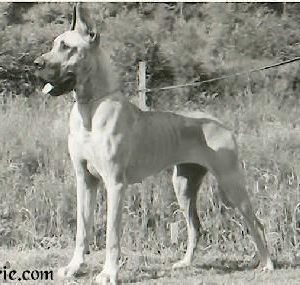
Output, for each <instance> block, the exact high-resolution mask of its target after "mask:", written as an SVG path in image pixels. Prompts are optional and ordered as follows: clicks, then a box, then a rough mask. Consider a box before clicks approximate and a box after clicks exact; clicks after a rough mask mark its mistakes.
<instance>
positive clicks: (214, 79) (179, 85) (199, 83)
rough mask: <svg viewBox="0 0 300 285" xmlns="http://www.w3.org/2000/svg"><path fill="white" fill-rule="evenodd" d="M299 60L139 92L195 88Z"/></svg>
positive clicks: (294, 59)
mask: <svg viewBox="0 0 300 285" xmlns="http://www.w3.org/2000/svg"><path fill="white" fill-rule="evenodd" d="M298 60H300V56H298V57H295V58H292V59H288V60H285V61H281V62H278V63H275V64H272V65H267V66H263V67H259V68H255V69H250V70H247V71H241V72H237V73H233V74H229V75H224V76H220V77H215V78H212V79H207V80H203V81H193V82H191V83H186V84H178V85H171V86H166V87H161V88H152V89H148V88H146V89H144V90H139V92H142V91H144V92H148V93H150V92H156V91H165V90H172V89H176V88H184V87H195V86H200V85H202V84H204V83H211V82H214V81H218V80H223V79H228V78H232V77H236V76H241V75H246V74H250V73H253V72H257V71H262V70H267V69H271V68H274V67H278V66H281V65H285V64H289V63H292V62H295V61H298Z"/></svg>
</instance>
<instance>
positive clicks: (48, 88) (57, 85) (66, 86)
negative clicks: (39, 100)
mask: <svg viewBox="0 0 300 285" xmlns="http://www.w3.org/2000/svg"><path fill="white" fill-rule="evenodd" d="M44 82H45V83H46V84H45V86H44V88H43V89H42V92H43V93H44V94H49V95H51V96H60V95H62V94H64V93H68V92H70V91H72V90H73V89H74V88H75V85H76V77H75V75H74V73H68V74H67V76H66V78H65V79H64V80H62V81H58V82H51V81H50V82H47V81H44Z"/></svg>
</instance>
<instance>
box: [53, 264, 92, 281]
mask: <svg viewBox="0 0 300 285" xmlns="http://www.w3.org/2000/svg"><path fill="white" fill-rule="evenodd" d="M86 273H87V264H86V263H83V262H82V263H77V264H76V263H72V262H71V263H70V264H69V265H67V266H65V267H61V268H59V269H58V272H57V276H58V278H62V279H65V278H70V277H74V276H80V275H84V274H86Z"/></svg>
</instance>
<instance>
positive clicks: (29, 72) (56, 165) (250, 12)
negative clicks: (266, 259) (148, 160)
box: [0, 3, 300, 258]
mask: <svg viewBox="0 0 300 285" xmlns="http://www.w3.org/2000/svg"><path fill="white" fill-rule="evenodd" d="M89 5H90V6H91V8H92V9H91V13H92V16H93V18H94V20H95V21H96V23H97V26H98V28H99V30H100V31H101V44H102V45H103V46H104V47H105V48H106V49H107V50H108V51H110V53H111V57H112V59H113V62H114V64H115V65H117V66H118V68H119V70H120V75H121V80H122V84H123V91H124V96H128V97H129V99H133V100H134V97H135V96H136V69H137V64H138V62H139V61H140V60H146V61H147V86H148V87H149V88H154V87H162V86H167V85H173V84H180V83H185V82H191V81H194V80H205V79H209V78H214V77H216V76H220V75H225V74H231V73H234V72H239V71H243V70H250V69H253V68H256V67H260V66H263V65H266V64H271V63H275V62H278V61H281V60H285V59H288V58H292V57H295V56H300V51H299V34H300V28H299V27H300V17H299V12H300V4H299V3H288V4H285V5H284V4H282V3H226V4H225V3H222V4H220V3H183V4H181V3H164V4H163V3H161V4H158V3H94V4H89ZM71 12H72V4H70V3H53V4H52V3H0V15H1V16H0V103H1V105H0V107H1V112H0V122H1V124H0V142H1V143H0V161H1V163H0V245H1V246H18V247H21V248H23V247H45V248H48V247H64V246H66V245H67V244H69V243H70V242H72V240H73V239H74V232H75V219H76V213H75V209H76V207H75V200H76V197H75V189H74V188H75V185H74V174H73V170H72V167H71V164H70V159H69V156H68V152H67V147H66V145H67V143H66V141H67V132H68V131H67V127H68V126H67V121H68V113H69V110H70V108H71V104H72V99H71V97H70V96H65V97H61V98H59V99H53V98H52V99H51V98H46V97H42V96H41V95H40V86H39V84H38V81H37V79H36V78H35V76H34V66H33V61H34V58H36V56H38V55H40V54H41V53H42V52H45V51H47V50H49V49H50V48H51V44H52V41H53V39H54V38H55V37H56V36H57V35H58V34H60V33H61V32H62V31H64V30H65V29H67V28H68V27H69V22H70V19H71ZM298 70H299V63H294V64H290V65H286V66H284V67H280V68H277V69H272V70H269V71H267V72H260V73H253V74H249V75H248V76H243V77H238V78H233V79H230V80H223V81H218V82H215V83H214V84H209V85H202V86H200V87H195V88H184V89H176V90H175V91H164V92H157V93H155V94H153V104H154V108H155V109H157V110H167V109H168V110H170V109H171V110H178V109H180V110H182V109H185V110H200V109H201V110H206V111H208V112H211V113H212V114H214V115H215V116H216V117H218V118H220V119H221V120H223V121H224V122H225V123H226V124H227V125H228V126H229V127H230V128H232V130H233V131H234V132H235V134H236V136H237V139H238V142H239V145H240V153H241V161H242V165H243V167H244V169H245V173H246V176H247V188H248V192H249V194H250V195H251V199H252V201H253V204H254V208H255V211H256V212H257V215H258V216H259V217H260V218H261V219H262V221H263V223H264V224H265V225H266V231H267V238H268V240H269V244H270V249H271V251H272V254H273V256H274V257H276V258H284V257H288V258H290V257H291V256H292V257H293V256H295V255H296V252H297V250H298V249H299V241H300V236H299V226H300V224H299V223H300V216H299V204H298V203H299V201H300V199H299V175H300V168H299V166H298V165H299V158H300V157H299V156H300V155H299V148H300V133H299V132H300V127H299V119H298V116H299V96H298V93H299V84H298V79H299V72H298ZM170 176H171V171H170V170H167V171H165V172H164V173H163V174H161V175H159V176H157V177H155V178H153V177H151V178H148V179H147V180H146V181H145V182H143V183H142V184H141V185H134V186H132V187H131V188H130V191H128V193H127V196H126V203H125V204H126V207H125V210H124V230H123V232H124V234H123V244H126V246H127V247H128V248H131V249H132V250H134V249H144V250H147V249H148V250H151V251H152V252H153V251H155V252H156V253H157V252H158V253H160V252H162V250H164V249H165V248H167V247H171V248H172V246H174V248H176V249H177V251H176V253H177V252H178V254H182V251H183V250H184V246H185V239H186V229H185V225H184V223H183V216H182V214H181V213H180V211H179V209H178V205H177V203H176V202H175V199H174V194H173V193H172V190H171V188H172V185H171V182H170V181H171V179H170ZM100 190H101V191H99V194H98V198H99V199H98V205H97V210H96V216H97V219H96V225H95V231H96V233H97V235H96V236H95V240H94V241H93V245H94V247H103V246H104V241H105V239H104V237H105V232H104V224H105V191H104V190H103V187H101V189H100ZM217 195H218V194H217V188H216V183H215V180H214V178H213V177H212V176H209V175H208V176H207V177H206V180H205V182H204V185H203V186H202V188H201V190H200V193H199V201H198V203H199V205H200V210H199V215H200V218H201V223H202V229H201V240H200V242H201V245H202V247H203V248H207V247H209V248H211V247H213V248H218V249H221V252H222V253H223V254H231V253H232V250H235V251H239V252H241V253H243V254H251V253H252V251H253V249H254V247H253V244H252V243H251V242H250V240H251V239H250V238H249V236H248V235H247V230H246V228H245V226H244V222H243V220H242V219H241V218H240V217H239V215H238V214H235V213H234V212H233V211H230V210H226V209H224V208H223V207H222V205H220V204H219V202H218V198H217ZM171 223H178V226H179V238H178V244H177V245H172V244H171V242H170V224H171ZM145 241H146V242H145Z"/></svg>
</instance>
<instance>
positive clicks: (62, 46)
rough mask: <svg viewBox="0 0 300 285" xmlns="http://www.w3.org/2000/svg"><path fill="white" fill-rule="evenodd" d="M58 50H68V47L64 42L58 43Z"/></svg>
mask: <svg viewBox="0 0 300 285" xmlns="http://www.w3.org/2000/svg"><path fill="white" fill-rule="evenodd" d="M60 48H61V49H62V50H67V49H69V48H70V46H68V45H67V44H66V43H65V42H64V41H62V42H60Z"/></svg>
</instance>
